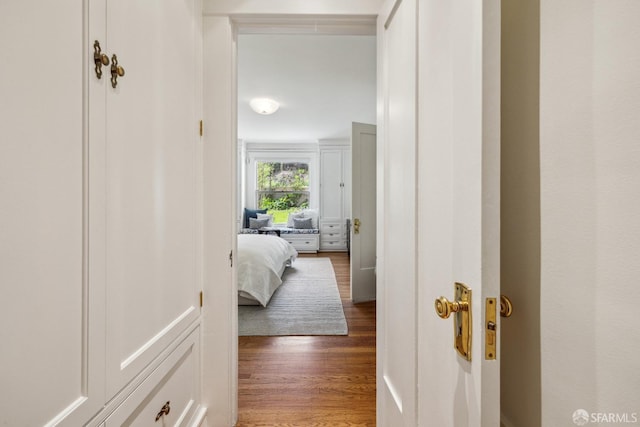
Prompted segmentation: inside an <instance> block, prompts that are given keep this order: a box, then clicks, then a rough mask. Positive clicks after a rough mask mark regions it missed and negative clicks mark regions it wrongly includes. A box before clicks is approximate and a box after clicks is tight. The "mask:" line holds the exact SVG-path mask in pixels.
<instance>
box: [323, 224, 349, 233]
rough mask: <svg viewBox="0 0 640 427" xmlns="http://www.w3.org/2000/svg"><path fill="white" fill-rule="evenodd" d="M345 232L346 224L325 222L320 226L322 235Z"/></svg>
mask: <svg viewBox="0 0 640 427" xmlns="http://www.w3.org/2000/svg"><path fill="white" fill-rule="evenodd" d="M343 231H344V224H342V223H339V222H323V223H322V224H321V225H320V233H321V234H325V233H342V232H343Z"/></svg>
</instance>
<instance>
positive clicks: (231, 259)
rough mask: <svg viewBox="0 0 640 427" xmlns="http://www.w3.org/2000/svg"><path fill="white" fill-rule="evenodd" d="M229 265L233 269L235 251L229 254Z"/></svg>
mask: <svg viewBox="0 0 640 427" xmlns="http://www.w3.org/2000/svg"><path fill="white" fill-rule="evenodd" d="M229 264H231V267H233V249H232V250H231V252H229Z"/></svg>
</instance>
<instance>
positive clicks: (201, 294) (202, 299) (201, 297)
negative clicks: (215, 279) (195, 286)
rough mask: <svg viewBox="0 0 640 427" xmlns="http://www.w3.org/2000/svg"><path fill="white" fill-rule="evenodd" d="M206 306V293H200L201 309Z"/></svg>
mask: <svg viewBox="0 0 640 427" xmlns="http://www.w3.org/2000/svg"><path fill="white" fill-rule="evenodd" d="M203 305H204V293H203V292H202V291H200V307H202V306H203Z"/></svg>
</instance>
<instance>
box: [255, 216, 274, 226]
mask: <svg viewBox="0 0 640 427" xmlns="http://www.w3.org/2000/svg"><path fill="white" fill-rule="evenodd" d="M256 215H258V219H266V220H269V225H267V227H273V215H270V214H263V213H259V214H256Z"/></svg>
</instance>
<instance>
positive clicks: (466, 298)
mask: <svg viewBox="0 0 640 427" xmlns="http://www.w3.org/2000/svg"><path fill="white" fill-rule="evenodd" d="M454 301H455V302H457V303H458V304H459V305H460V307H461V308H462V307H465V308H466V309H461V310H458V311H456V312H455V313H454V314H453V337H454V346H455V348H456V350H457V351H458V354H460V356H462V357H464V358H465V359H466V360H471V289H470V288H469V287H467V285H465V284H464V283H459V282H456V284H455V288H454Z"/></svg>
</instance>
